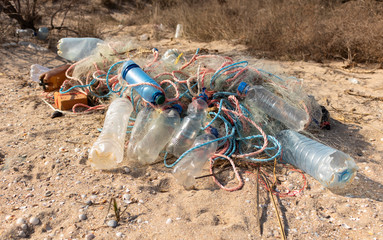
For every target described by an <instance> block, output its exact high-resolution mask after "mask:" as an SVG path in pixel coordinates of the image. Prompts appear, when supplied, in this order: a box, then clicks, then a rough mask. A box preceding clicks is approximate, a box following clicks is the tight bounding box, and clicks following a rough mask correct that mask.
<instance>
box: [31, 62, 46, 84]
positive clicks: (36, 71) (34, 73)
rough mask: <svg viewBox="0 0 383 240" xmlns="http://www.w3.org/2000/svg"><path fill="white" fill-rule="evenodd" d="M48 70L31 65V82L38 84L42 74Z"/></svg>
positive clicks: (37, 65)
mask: <svg viewBox="0 0 383 240" xmlns="http://www.w3.org/2000/svg"><path fill="white" fill-rule="evenodd" d="M49 70H50V68H47V67H44V66H41V65H39V64H33V65H31V71H30V76H31V81H33V82H40V76H41V75H42V74H43V73H46V72H48V71H49Z"/></svg>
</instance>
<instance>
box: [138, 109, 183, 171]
mask: <svg viewBox="0 0 383 240" xmlns="http://www.w3.org/2000/svg"><path fill="white" fill-rule="evenodd" d="M179 124H180V115H179V113H178V112H177V110H176V109H173V108H171V109H167V110H165V111H163V112H162V113H161V114H160V115H159V116H158V118H156V119H153V121H152V122H151V124H150V125H149V127H148V131H147V133H146V135H145V136H144V137H143V138H142V140H141V141H140V142H139V143H138V144H137V147H136V154H137V156H138V162H139V163H140V164H142V165H145V164H151V163H154V162H155V161H156V159H157V157H158V156H159V154H160V152H161V150H162V149H163V148H164V147H165V146H166V144H168V142H169V140H170V138H171V137H172V135H173V133H174V131H175V129H176V128H177V127H178V125H179Z"/></svg>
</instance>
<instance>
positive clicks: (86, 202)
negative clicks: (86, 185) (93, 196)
mask: <svg viewBox="0 0 383 240" xmlns="http://www.w3.org/2000/svg"><path fill="white" fill-rule="evenodd" d="M85 204H86V205H88V206H91V205H92V204H93V202H92V200H86V201H85Z"/></svg>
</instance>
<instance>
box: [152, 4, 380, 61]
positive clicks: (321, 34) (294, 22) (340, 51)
mask: <svg viewBox="0 0 383 240" xmlns="http://www.w3.org/2000/svg"><path fill="white" fill-rule="evenodd" d="M174 2H176V4H174ZM159 12H160V19H161V21H162V22H163V23H164V24H167V25H169V26H171V27H175V25H176V24H177V23H182V24H183V25H184V31H185V34H186V35H187V36H188V37H190V38H192V39H198V40H205V41H211V40H219V39H227V40H233V39H235V40H239V41H240V42H241V43H245V44H247V45H248V46H249V48H250V49H251V50H254V51H257V52H259V51H261V52H263V53H264V54H265V55H266V56H269V57H276V58H284V59H286V58H287V59H295V60H301V59H303V60H316V61H321V60H324V59H337V58H340V59H347V60H349V61H357V62H382V61H383V58H382V56H383V42H382V41H381V37H382V32H383V3H382V2H381V1H372V0H366V1H349V2H346V3H342V1H337V0H333V1H331V0H327V1H314V0H309V1H306V0H305V1H304V0H267V1H266V0H263V1H252V0H231V1H225V0H205V1H201V0H188V1H182V0H178V1H173V4H172V5H171V6H170V7H167V8H162V9H161V11H159Z"/></svg>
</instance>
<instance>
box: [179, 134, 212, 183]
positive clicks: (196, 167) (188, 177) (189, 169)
mask: <svg viewBox="0 0 383 240" xmlns="http://www.w3.org/2000/svg"><path fill="white" fill-rule="evenodd" d="M214 139H216V137H215V136H214V135H212V134H203V135H200V136H198V137H197V138H196V140H195V141H194V144H193V145H192V147H195V146H198V145H201V144H204V143H207V142H210V141H212V140H214ZM217 146H218V143H217V142H212V143H210V144H207V145H205V146H202V147H200V148H197V149H194V150H192V151H191V152H189V153H188V154H187V155H186V156H185V157H184V158H183V159H181V161H180V162H179V163H178V164H177V165H176V166H175V168H174V170H173V175H174V177H175V178H176V180H177V182H178V183H179V184H181V185H183V186H184V187H185V188H187V189H188V188H191V187H192V186H193V185H194V184H195V182H196V180H195V177H199V176H200V175H201V174H202V170H203V167H204V165H205V164H206V162H207V161H208V160H209V158H210V157H211V156H213V155H214V153H215V151H216V150H217Z"/></svg>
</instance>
